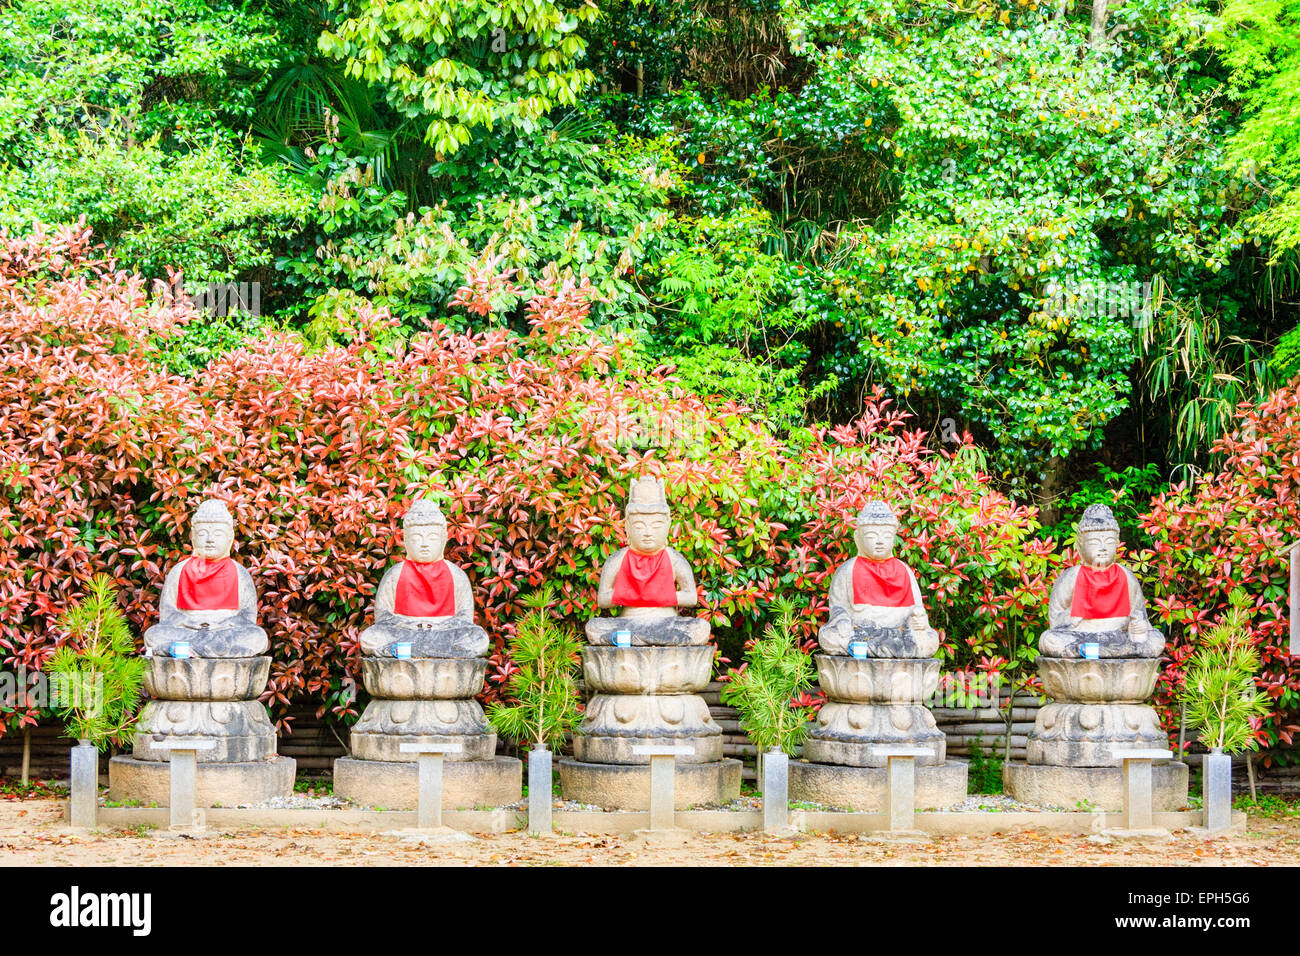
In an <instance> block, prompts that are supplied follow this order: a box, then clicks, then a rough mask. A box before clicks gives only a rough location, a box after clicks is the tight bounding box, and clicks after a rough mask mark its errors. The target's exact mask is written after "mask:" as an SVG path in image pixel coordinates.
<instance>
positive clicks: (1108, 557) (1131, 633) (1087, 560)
mask: <svg viewBox="0 0 1300 956" xmlns="http://www.w3.org/2000/svg"><path fill="white" fill-rule="evenodd" d="M1075 549H1076V551H1077V552H1078V555H1079V563H1078V564H1077V565H1075V566H1073V567H1070V568H1066V569H1065V570H1064V571H1062V572H1061V574H1060V576H1059V577H1057V579H1056V583H1055V584H1054V585H1053V586H1052V594H1051V597H1050V598H1049V599H1048V607H1047V621H1048V625H1049V627H1048V630H1047V631H1045V632H1044V633H1043V635H1042V637H1041V639H1040V640H1039V642H1038V652H1039V653H1040V654H1042V655H1043V656H1044V657H1082V656H1083V646H1084V645H1085V644H1096V645H1098V648H1097V649H1098V656H1099V657H1124V658H1134V657H1159V656H1160V655H1161V654H1162V653H1163V652H1164V649H1165V639H1164V635H1162V634H1161V633H1160V632H1159V631H1157V630H1156V629H1155V628H1153V627H1152V626H1151V624H1150V622H1149V621H1148V620H1147V606H1146V605H1147V602H1146V598H1145V597H1144V596H1143V594H1142V586H1141V585H1140V584H1138V579H1137V576H1136V575H1135V574H1134V573H1133V572H1132V571H1130V570H1129V569H1128V568H1126V567H1124V565H1122V564H1117V563H1116V562H1115V554H1116V552H1117V551H1118V550H1119V522H1117V521H1116V520H1115V515H1114V514H1113V513H1112V512H1111V510H1110V508H1108V507H1106V506H1105V505H1101V504H1096V505H1089V506H1088V507H1087V508H1086V509H1085V510H1084V512H1083V517H1082V518H1081V519H1080V520H1079V524H1078V529H1077V534H1076V541H1075Z"/></svg>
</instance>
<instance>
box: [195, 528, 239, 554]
mask: <svg viewBox="0 0 1300 956" xmlns="http://www.w3.org/2000/svg"><path fill="white" fill-rule="evenodd" d="M234 543H235V526H234V525H233V524H228V523H227V522H225V521H196V522H195V523H194V524H192V525H190V548H191V550H193V552H194V556H195V557H196V558H202V559H203V560H205V561H220V560H221V559H222V558H224V557H228V556H229V555H230V548H231V546H232V545H233V544H234Z"/></svg>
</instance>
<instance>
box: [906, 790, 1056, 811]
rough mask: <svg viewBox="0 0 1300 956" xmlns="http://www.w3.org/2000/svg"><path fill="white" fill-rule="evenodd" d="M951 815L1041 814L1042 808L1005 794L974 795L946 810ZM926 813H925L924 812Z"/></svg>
mask: <svg viewBox="0 0 1300 956" xmlns="http://www.w3.org/2000/svg"><path fill="white" fill-rule="evenodd" d="M944 809H945V810H946V811H947V812H949V813H980V812H986V813H987V812H991V813H1041V812H1043V808H1042V807H1032V806H1030V805H1029V804H1027V803H1018V802H1017V801H1015V800H1013V799H1011V797H1008V796H1007V795H1006V794H1005V793H973V794H971V795H970V796H968V797H967V798H966V799H965V800H963V801H962V802H961V803H954V804H953V805H952V806H950V807H945V808H944ZM922 812H924V811H922Z"/></svg>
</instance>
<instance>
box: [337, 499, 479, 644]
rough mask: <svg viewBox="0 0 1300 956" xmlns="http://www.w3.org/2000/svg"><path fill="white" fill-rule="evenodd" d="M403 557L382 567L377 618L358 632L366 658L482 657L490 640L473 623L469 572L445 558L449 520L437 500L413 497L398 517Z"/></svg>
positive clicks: (376, 606) (376, 603)
mask: <svg viewBox="0 0 1300 956" xmlns="http://www.w3.org/2000/svg"><path fill="white" fill-rule="evenodd" d="M402 547H403V550H404V551H405V560H403V561H399V562H398V563H397V564H395V565H393V566H392V567H391V568H389V569H388V571H387V572H385V574H384V576H383V578H381V579H380V581H379V589H378V590H377V591H376V593H375V623H374V624H372V625H371V626H370V627H368V628H366V629H365V630H364V631H363V632H362V633H361V652H362V653H363V654H364V655H365V656H367V657H393V656H394V648H395V647H396V645H399V644H410V645H411V648H410V656H411V657H482V656H484V655H485V654H487V652H488V645H489V643H490V641H489V639H488V635H487V632H486V631H485V630H483V628H481V627H479V626H478V625H477V624H475V623H474V592H473V589H472V588H471V587H470V583H469V577H468V576H467V575H466V574H465V572H464V571H462V570H461V569H460V568H459V567H457V566H456V565H455V564H452V563H451V562H450V561H448V560H446V559H445V558H444V557H443V553H444V551H445V550H446V547H447V519H446V518H444V517H443V514H442V509H441V508H439V507H438V504H437V502H434V501H429V500H426V499H423V498H421V499H417V500H416V501H415V502H414V503H413V504H412V505H411V507H410V509H409V510H408V511H407V512H406V517H405V518H404V519H403V521H402Z"/></svg>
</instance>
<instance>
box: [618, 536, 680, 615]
mask: <svg viewBox="0 0 1300 956" xmlns="http://www.w3.org/2000/svg"><path fill="white" fill-rule="evenodd" d="M614 603H615V604H617V605H618V606H619V607H676V606H677V585H676V584H675V583H674V581H673V562H672V559H671V558H669V557H668V551H667V550H666V549H665V550H663V551H659V552H657V553H656V554H639V553H637V552H636V551H633V550H632V549H631V548H628V549H627V552H626V553H625V554H624V555H623V563H622V564H620V565H619V566H618V574H616V575H614Z"/></svg>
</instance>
